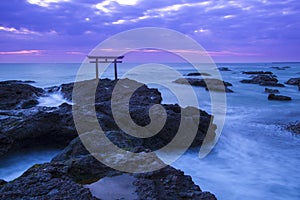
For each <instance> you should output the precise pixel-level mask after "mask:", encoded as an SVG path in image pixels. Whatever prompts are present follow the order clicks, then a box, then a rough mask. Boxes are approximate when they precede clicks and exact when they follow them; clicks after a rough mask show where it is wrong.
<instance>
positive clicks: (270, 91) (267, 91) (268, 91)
mask: <svg viewBox="0 0 300 200" xmlns="http://www.w3.org/2000/svg"><path fill="white" fill-rule="evenodd" d="M265 93H279V90H277V89H270V88H265Z"/></svg>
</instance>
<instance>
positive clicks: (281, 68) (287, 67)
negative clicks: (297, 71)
mask: <svg viewBox="0 0 300 200" xmlns="http://www.w3.org/2000/svg"><path fill="white" fill-rule="evenodd" d="M271 68H273V69H277V70H286V69H289V68H291V67H290V66H284V67H271Z"/></svg>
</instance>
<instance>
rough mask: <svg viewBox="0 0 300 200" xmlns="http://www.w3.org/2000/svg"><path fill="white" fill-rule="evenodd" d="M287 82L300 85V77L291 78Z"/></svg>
mask: <svg viewBox="0 0 300 200" xmlns="http://www.w3.org/2000/svg"><path fill="white" fill-rule="evenodd" d="M286 84H288V85H299V84H300V78H290V79H289V80H288V81H287V82H286Z"/></svg>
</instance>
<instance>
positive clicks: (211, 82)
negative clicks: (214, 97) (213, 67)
mask: <svg viewBox="0 0 300 200" xmlns="http://www.w3.org/2000/svg"><path fill="white" fill-rule="evenodd" d="M174 83H179V84H190V85H193V86H200V87H204V88H205V89H206V90H212V91H217V92H224V90H225V92H233V91H232V90H231V89H229V88H228V86H232V84H231V83H229V82H225V81H221V80H219V79H215V78H206V79H199V78H179V79H177V80H175V81H174ZM208 86H209V88H208Z"/></svg>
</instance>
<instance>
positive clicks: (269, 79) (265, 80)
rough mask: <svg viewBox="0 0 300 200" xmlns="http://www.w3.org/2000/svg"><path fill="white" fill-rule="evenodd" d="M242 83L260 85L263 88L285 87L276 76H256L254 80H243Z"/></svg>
mask: <svg viewBox="0 0 300 200" xmlns="http://www.w3.org/2000/svg"><path fill="white" fill-rule="evenodd" d="M241 83H251V84H259V85H261V86H273V87H284V85H283V84H281V83H278V79H277V78H276V76H274V75H266V74H261V75H256V76H253V77H252V79H245V80H241Z"/></svg>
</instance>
